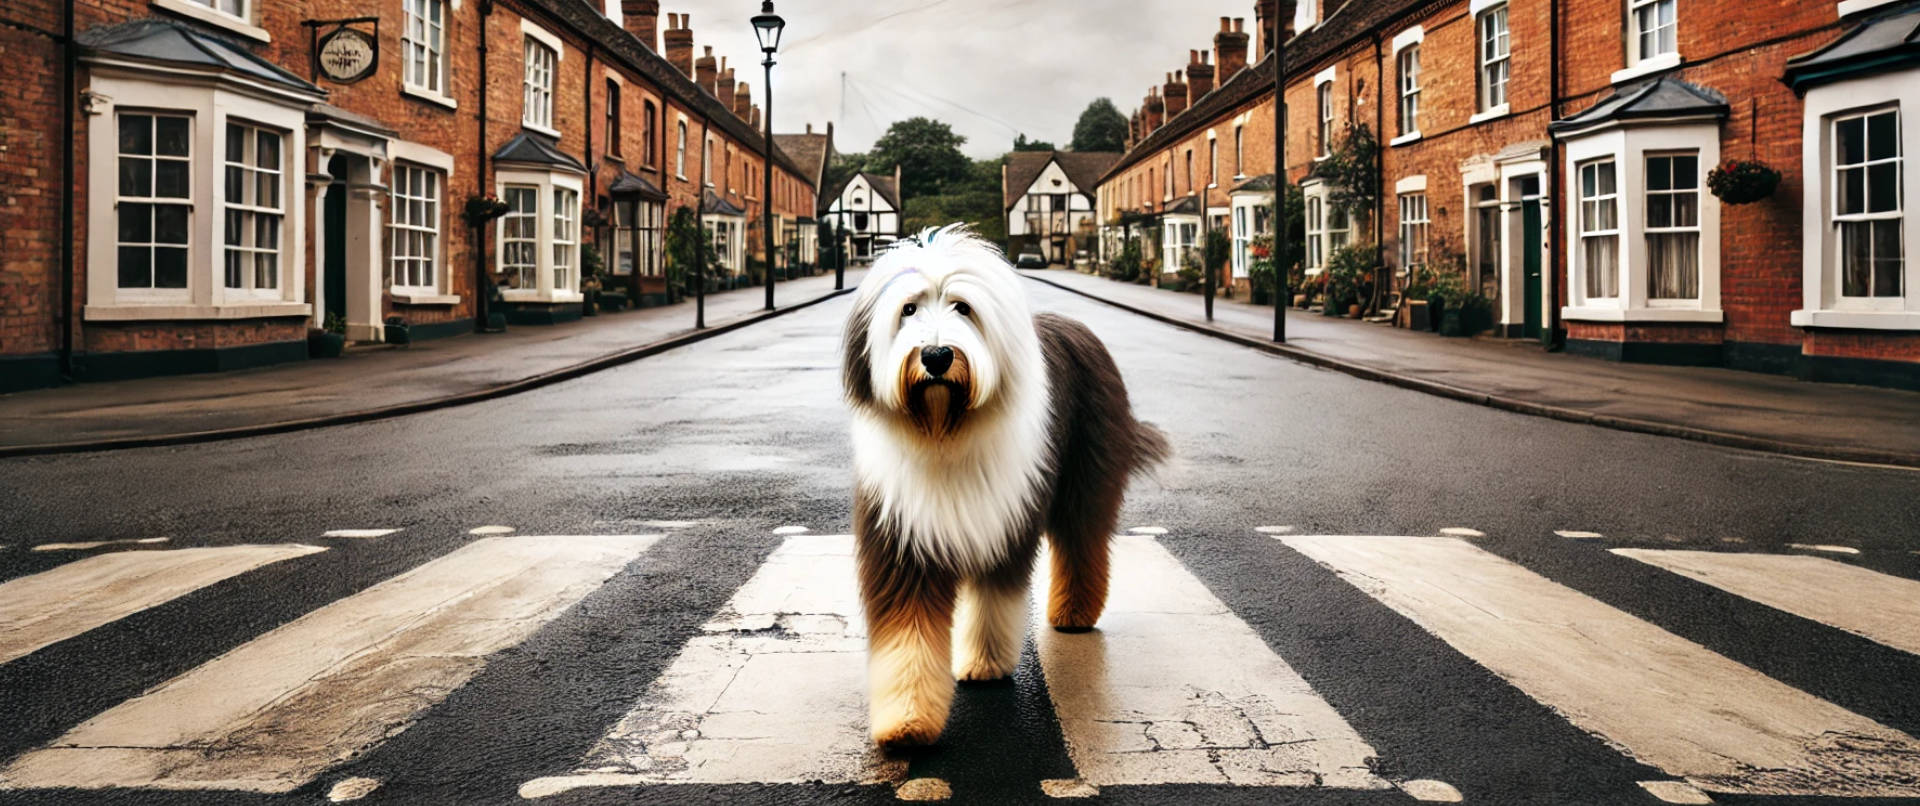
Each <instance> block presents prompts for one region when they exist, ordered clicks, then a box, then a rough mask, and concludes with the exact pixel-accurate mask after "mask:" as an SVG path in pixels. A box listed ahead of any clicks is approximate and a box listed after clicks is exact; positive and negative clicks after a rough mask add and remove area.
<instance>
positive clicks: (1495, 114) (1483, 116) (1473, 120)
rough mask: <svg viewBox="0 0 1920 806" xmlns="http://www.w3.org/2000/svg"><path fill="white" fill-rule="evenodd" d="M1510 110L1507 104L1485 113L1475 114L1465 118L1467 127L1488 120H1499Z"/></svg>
mask: <svg viewBox="0 0 1920 806" xmlns="http://www.w3.org/2000/svg"><path fill="white" fill-rule="evenodd" d="M1510 110H1511V107H1509V106H1508V105H1507V104H1501V105H1499V106H1496V107H1494V108H1492V109H1489V110H1487V111H1485V112H1475V113H1473V116H1472V117H1469V118H1467V125H1468V126H1474V125H1478V124H1481V123H1485V122H1487V121H1489V120H1499V119H1500V118H1504V117H1506V116H1507V115H1508V114H1509V112H1510Z"/></svg>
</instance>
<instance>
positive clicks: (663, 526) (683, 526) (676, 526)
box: [640, 521, 705, 529]
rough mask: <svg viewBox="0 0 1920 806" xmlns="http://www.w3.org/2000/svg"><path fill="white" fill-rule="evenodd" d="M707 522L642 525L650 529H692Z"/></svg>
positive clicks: (646, 522) (647, 522) (647, 523)
mask: <svg viewBox="0 0 1920 806" xmlns="http://www.w3.org/2000/svg"><path fill="white" fill-rule="evenodd" d="M702 523H705V521H641V522H640V525H642V526H645V527H647V528H649V529H691V528H693V527H695V526H699V525H700V524H702Z"/></svg>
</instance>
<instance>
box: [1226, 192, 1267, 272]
mask: <svg viewBox="0 0 1920 806" xmlns="http://www.w3.org/2000/svg"><path fill="white" fill-rule="evenodd" d="M1232 203H1233V276H1234V278H1235V279H1243V278H1246V277H1247V276H1249V275H1248V272H1249V270H1250V269H1251V268H1252V265H1253V252H1252V248H1253V239H1254V238H1257V237H1260V236H1261V235H1266V234H1269V231H1270V230H1272V229H1273V194H1271V193H1262V192H1259V191H1240V192H1236V193H1234V194H1233V196H1232ZM1263 223H1264V224H1266V225H1267V226H1265V227H1262V226H1261V224H1263Z"/></svg>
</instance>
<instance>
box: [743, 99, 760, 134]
mask: <svg viewBox="0 0 1920 806" xmlns="http://www.w3.org/2000/svg"><path fill="white" fill-rule="evenodd" d="M745 120H746V121H747V125H749V126H752V127H753V130H754V131H760V106H759V104H749V105H748V106H747V116H746V118H745Z"/></svg>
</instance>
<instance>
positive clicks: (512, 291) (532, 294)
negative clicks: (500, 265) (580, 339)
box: [500, 288, 586, 303]
mask: <svg viewBox="0 0 1920 806" xmlns="http://www.w3.org/2000/svg"><path fill="white" fill-rule="evenodd" d="M500 298H501V299H504V300H506V301H508V302H552V303H561V302H579V301H581V300H583V299H586V297H583V296H581V295H580V294H579V293H578V292H574V291H539V290H533V289H523V288H503V289H501V290H500Z"/></svg>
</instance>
